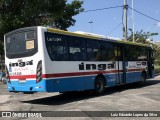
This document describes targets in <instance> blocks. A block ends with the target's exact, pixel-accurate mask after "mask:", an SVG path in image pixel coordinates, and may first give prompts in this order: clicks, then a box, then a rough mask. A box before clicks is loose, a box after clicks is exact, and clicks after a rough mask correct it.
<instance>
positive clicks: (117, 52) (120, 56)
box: [114, 46, 122, 61]
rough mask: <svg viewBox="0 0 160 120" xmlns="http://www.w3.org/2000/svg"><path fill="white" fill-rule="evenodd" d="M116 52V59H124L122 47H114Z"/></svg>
mask: <svg viewBox="0 0 160 120" xmlns="http://www.w3.org/2000/svg"><path fill="white" fill-rule="evenodd" d="M114 54H115V58H116V60H120V61H121V60H122V55H121V48H120V47H117V46H115V47H114Z"/></svg>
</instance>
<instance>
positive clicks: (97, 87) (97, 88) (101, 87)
mask: <svg viewBox="0 0 160 120" xmlns="http://www.w3.org/2000/svg"><path fill="white" fill-rule="evenodd" d="M104 91H105V80H104V78H103V77H101V76H98V77H97V78H96V80H95V83H94V92H95V94H96V95H101V94H103V93H104Z"/></svg>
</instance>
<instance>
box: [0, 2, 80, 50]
mask: <svg viewBox="0 0 160 120" xmlns="http://www.w3.org/2000/svg"><path fill="white" fill-rule="evenodd" d="M82 4H83V2H82V1H79V0H74V1H72V2H71V3H67V0H0V41H1V42H2V41H3V36H4V34H5V33H7V32H10V31H12V30H15V29H18V28H22V27H29V26H40V25H43V26H50V27H54V28H58V29H63V30H67V28H68V27H70V26H73V25H74V24H75V22H76V20H75V19H74V18H73V16H75V15H77V14H79V13H80V12H82V11H83V8H82ZM1 50H2V48H1Z"/></svg>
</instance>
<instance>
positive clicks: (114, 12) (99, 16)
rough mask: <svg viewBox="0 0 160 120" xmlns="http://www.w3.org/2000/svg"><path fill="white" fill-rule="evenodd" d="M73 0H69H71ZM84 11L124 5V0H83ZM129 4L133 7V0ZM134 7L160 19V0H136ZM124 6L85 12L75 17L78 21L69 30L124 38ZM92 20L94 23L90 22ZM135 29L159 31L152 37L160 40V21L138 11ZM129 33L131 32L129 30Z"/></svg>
mask: <svg viewBox="0 0 160 120" xmlns="http://www.w3.org/2000/svg"><path fill="white" fill-rule="evenodd" d="M71 1H73V0H68V2H71ZM83 1H84V3H83V8H84V11H88V10H95V9H102V8H108V7H115V6H123V4H124V0H83ZM127 4H128V5H129V6H130V7H132V0H127ZM134 9H135V10H137V11H139V12H141V13H144V14H146V15H148V16H150V17H152V18H154V19H157V20H159V21H160V0H134ZM122 16H123V8H122V7H119V8H114V9H105V10H99V11H98V10H97V11H93V12H83V13H80V14H78V15H76V16H74V19H75V20H76V23H75V25H74V26H71V27H70V28H69V29H68V30H69V31H72V32H74V31H84V32H90V33H95V34H101V35H105V36H110V37H115V38H121V39H122V38H123V24H122V23H123V20H122ZM90 21H92V23H89V22H90ZM127 26H128V29H129V28H132V10H131V9H128V13H127ZM134 29H135V31H140V30H143V31H144V32H151V33H154V32H156V33H158V34H159V35H157V36H154V37H151V39H153V41H154V42H156V41H160V22H158V21H155V20H152V19H150V18H147V17H145V16H143V15H141V14H138V13H137V12H134ZM128 34H130V32H129V31H128Z"/></svg>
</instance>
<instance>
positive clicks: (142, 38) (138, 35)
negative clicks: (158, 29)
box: [128, 29, 158, 44]
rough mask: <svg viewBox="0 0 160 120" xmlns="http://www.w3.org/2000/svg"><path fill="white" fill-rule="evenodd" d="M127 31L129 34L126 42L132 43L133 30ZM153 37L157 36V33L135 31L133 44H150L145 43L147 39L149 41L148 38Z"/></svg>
mask: <svg viewBox="0 0 160 120" xmlns="http://www.w3.org/2000/svg"><path fill="white" fill-rule="evenodd" d="M129 31H130V32H131V34H130V36H129V37H128V40H129V41H131V42H132V40H133V30H132V29H129ZM155 35H158V33H150V32H143V30H141V31H136V32H135V33H134V36H135V42H138V43H144V44H150V42H149V41H147V39H149V38H150V37H152V36H155Z"/></svg>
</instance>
